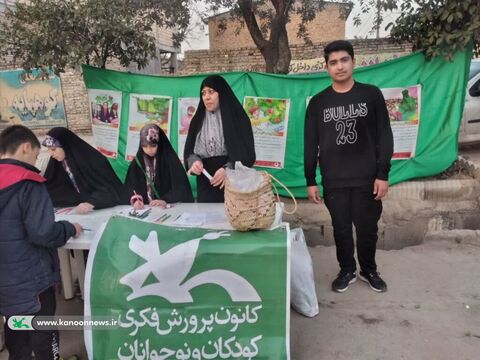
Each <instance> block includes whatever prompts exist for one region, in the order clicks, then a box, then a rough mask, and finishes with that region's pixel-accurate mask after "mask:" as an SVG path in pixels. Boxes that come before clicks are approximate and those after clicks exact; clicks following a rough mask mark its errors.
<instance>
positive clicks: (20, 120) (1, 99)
mask: <svg viewBox="0 0 480 360" xmlns="http://www.w3.org/2000/svg"><path fill="white" fill-rule="evenodd" d="M66 123H67V122H66V116H65V106H64V102H63V94H62V85H61V82H60V78H59V77H58V76H56V75H55V74H54V73H53V72H51V71H49V72H42V71H39V70H33V71H32V72H31V73H26V72H25V71H24V70H8V71H0V128H5V127H7V126H9V125H14V124H22V125H25V126H28V127H30V128H40V127H42V128H44V127H54V126H65V125H66Z"/></svg>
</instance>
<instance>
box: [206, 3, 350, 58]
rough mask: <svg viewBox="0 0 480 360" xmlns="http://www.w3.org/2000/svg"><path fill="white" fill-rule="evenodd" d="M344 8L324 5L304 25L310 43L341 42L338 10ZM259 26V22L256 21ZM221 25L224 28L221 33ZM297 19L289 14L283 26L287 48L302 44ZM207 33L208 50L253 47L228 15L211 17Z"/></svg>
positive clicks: (342, 31)
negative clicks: (339, 40)
mask: <svg viewBox="0 0 480 360" xmlns="http://www.w3.org/2000/svg"><path fill="white" fill-rule="evenodd" d="M344 6H345V5H342V4H338V3H329V4H328V3H327V4H325V7H324V9H323V10H322V11H320V12H319V13H318V14H317V16H316V17H315V19H314V20H313V21H311V22H309V23H308V24H306V26H307V30H308V33H309V36H310V39H311V40H312V42H313V43H319V42H324V41H331V40H335V39H343V38H344V37H345V19H344V18H342V17H341V8H342V7H344ZM257 21H259V23H260V22H261V20H260V19H257ZM222 22H224V23H225V24H226V29H223V27H222ZM300 23H301V18H300V15H298V14H291V15H290V22H289V23H288V24H287V32H288V42H289V44H290V45H295V44H302V43H303V42H304V41H303V39H301V38H298V37H297V31H298V25H299V24H300ZM208 30H209V38H210V49H211V50H227V49H237V48H245V47H254V46H255V44H254V42H253V40H252V38H251V36H250V33H249V32H248V29H247V27H246V26H243V27H241V26H240V22H239V21H238V20H234V19H232V18H231V17H230V13H224V14H220V15H217V16H214V17H211V18H210V19H209V21H208Z"/></svg>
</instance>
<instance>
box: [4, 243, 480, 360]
mask: <svg viewBox="0 0 480 360" xmlns="http://www.w3.org/2000/svg"><path fill="white" fill-rule="evenodd" d="M477 245H478V246H474V245H464V244H458V243H456V242H446V241H440V242H430V243H426V244H423V245H420V246H413V247H408V248H404V249H402V250H393V251H382V250H380V251H378V254H377V259H378V263H379V270H380V271H381V273H382V276H383V277H384V278H385V280H386V281H387V282H388V285H389V291H388V292H387V293H384V294H377V293H375V292H373V291H371V290H370V288H369V287H368V286H367V284H366V283H364V282H362V281H360V280H358V281H357V282H356V283H355V284H352V285H351V286H350V288H349V289H348V291H347V292H345V293H343V294H337V293H333V292H332V291H331V290H330V282H331V280H332V278H333V277H334V276H335V275H336V273H337V264H336V260H335V248H334V247H322V246H321V247H316V248H310V253H311V254H312V258H313V261H314V270H315V279H316V286H317V294H318V301H319V305H320V313H319V315H318V316H316V317H315V318H312V319H309V318H305V317H303V316H301V315H298V314H297V313H295V312H294V311H292V317H291V358H292V359H299V360H318V359H320V360H330V359H332V360H333V359H335V360H347V359H348V360H352V359H358V360H377V359H378V360H380V359H381V360H390V359H391V360H398V359H408V360H410V359H414V360H423V359H425V360H427V359H428V360H431V359H435V360H451V359H455V360H467V359H468V360H474V359H479V356H480V355H479V354H480V281H478V273H479V272H480V265H479V264H478V259H479V258H480V244H477ZM59 300H60V301H59V306H58V313H59V314H65V315H66V314H81V313H82V308H83V303H82V302H81V301H80V300H78V299H74V300H70V301H64V300H62V299H61V298H59ZM60 336H61V353H62V354H63V355H64V356H67V355H71V354H73V353H76V354H80V355H81V357H82V359H86V356H85V350H84V346H83V337H82V333H80V332H75V331H63V332H62V333H61V335H60ZM6 359H7V354H6V351H3V352H0V360H6ZM274 360H277V359H274Z"/></svg>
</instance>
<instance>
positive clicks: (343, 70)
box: [304, 40, 393, 292]
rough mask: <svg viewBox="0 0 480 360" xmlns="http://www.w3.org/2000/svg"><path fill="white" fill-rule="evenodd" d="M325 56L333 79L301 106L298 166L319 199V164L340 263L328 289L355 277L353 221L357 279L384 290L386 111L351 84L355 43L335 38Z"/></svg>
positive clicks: (374, 95) (373, 90)
mask: <svg viewBox="0 0 480 360" xmlns="http://www.w3.org/2000/svg"><path fill="white" fill-rule="evenodd" d="M324 53H325V61H326V66H327V71H328V73H329V75H330V77H331V78H332V81H333V84H332V86H329V87H328V88H326V89H325V90H323V91H321V92H320V93H318V94H317V95H315V96H314V97H313V98H312V99H311V101H310V103H309V105H308V108H307V113H306V119H305V159H304V165H305V177H306V179H307V189H308V197H309V199H310V200H311V201H313V202H315V203H321V198H320V193H319V191H318V187H317V183H316V180H315V172H316V167H317V162H318V164H319V166H320V172H321V175H322V185H323V190H324V192H323V198H324V201H325V205H326V206H327V208H328V211H329V212H330V216H331V217H332V225H333V232H334V238H335V245H336V247H337V260H338V262H339V264H340V273H339V274H338V276H337V278H336V279H335V280H334V281H333V283H332V289H333V290H334V291H336V292H344V291H345V290H347V289H348V285H349V284H351V283H353V282H355V281H356V279H357V275H356V262H355V257H354V251H355V248H354V242H353V234H352V223H353V224H354V225H355V229H356V233H357V255H358V262H359V265H360V278H361V279H362V280H364V281H366V282H368V283H369V284H370V287H371V288H372V289H373V290H374V291H377V292H384V291H386V290H387V284H386V283H385V282H384V281H383V279H382V278H381V277H380V275H379V273H378V272H377V265H376V263H375V251H376V243H377V239H378V235H377V232H378V226H377V223H378V220H379V219H380V215H381V213H382V202H381V199H382V198H383V197H384V196H385V195H386V194H387V191H388V173H389V171H390V159H391V157H392V153H393V136H392V130H391V127H390V120H389V117H388V111H387V108H386V105H385V100H384V98H383V95H382V92H381V91H380V89H379V88H377V87H376V86H373V85H368V84H362V83H359V82H356V81H354V79H353V67H354V64H355V62H354V55H353V47H352V45H351V44H350V43H349V42H348V41H344V40H338V41H334V42H332V43H330V44H328V45H327V46H326V47H325V49H324Z"/></svg>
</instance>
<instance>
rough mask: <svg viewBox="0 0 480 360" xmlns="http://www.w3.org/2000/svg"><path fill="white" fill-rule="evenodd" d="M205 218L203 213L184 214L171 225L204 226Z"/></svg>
mask: <svg viewBox="0 0 480 360" xmlns="http://www.w3.org/2000/svg"><path fill="white" fill-rule="evenodd" d="M205 218H206V216H205V213H203V214H199V213H191V212H184V213H183V214H181V215H180V216H179V217H178V218H177V219H176V220H175V221H174V222H173V224H175V225H181V226H200V225H203V224H205V220H206V219H205Z"/></svg>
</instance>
